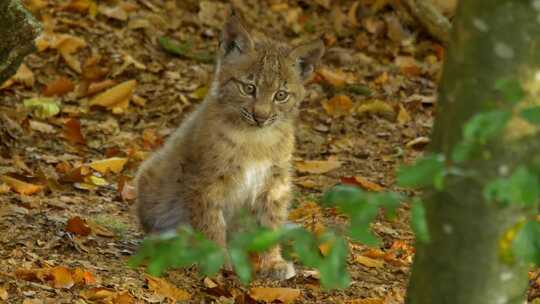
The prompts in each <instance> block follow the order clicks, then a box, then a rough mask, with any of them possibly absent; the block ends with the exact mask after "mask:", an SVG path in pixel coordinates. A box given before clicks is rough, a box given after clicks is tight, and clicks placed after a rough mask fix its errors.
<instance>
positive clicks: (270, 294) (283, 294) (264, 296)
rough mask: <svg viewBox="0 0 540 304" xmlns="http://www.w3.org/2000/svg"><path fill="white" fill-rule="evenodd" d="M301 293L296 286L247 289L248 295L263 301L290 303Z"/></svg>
mask: <svg viewBox="0 0 540 304" xmlns="http://www.w3.org/2000/svg"><path fill="white" fill-rule="evenodd" d="M300 295H301V292H300V289H296V288H272V287H253V288H251V289H250V290H249V296H250V297H251V298H253V299H254V300H256V301H262V302H264V303H273V302H275V301H279V302H280V303H292V302H294V301H295V300H296V299H298V298H299V297H300Z"/></svg>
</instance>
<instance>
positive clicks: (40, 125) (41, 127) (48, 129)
mask: <svg viewBox="0 0 540 304" xmlns="http://www.w3.org/2000/svg"><path fill="white" fill-rule="evenodd" d="M28 123H29V125H30V129H32V130H34V131H38V132H41V133H45V134H52V133H55V132H56V129H55V128H54V127H53V126H51V125H50V124H48V123H44V122H41V121H37V120H33V119H31V120H29V121H28Z"/></svg>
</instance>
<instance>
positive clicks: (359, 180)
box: [341, 176, 384, 192]
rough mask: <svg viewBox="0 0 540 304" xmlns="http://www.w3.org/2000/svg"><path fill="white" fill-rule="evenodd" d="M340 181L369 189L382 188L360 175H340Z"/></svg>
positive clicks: (376, 190) (377, 190) (376, 189)
mask: <svg viewBox="0 0 540 304" xmlns="http://www.w3.org/2000/svg"><path fill="white" fill-rule="evenodd" d="M341 182H342V183H344V184H348V185H353V186H357V187H360V188H363V189H366V190H369V191H375V192H379V191H382V190H384V188H383V187H382V186H380V185H378V184H376V183H374V182H372V181H369V180H367V179H366V178H365V177H362V176H352V177H342V178H341Z"/></svg>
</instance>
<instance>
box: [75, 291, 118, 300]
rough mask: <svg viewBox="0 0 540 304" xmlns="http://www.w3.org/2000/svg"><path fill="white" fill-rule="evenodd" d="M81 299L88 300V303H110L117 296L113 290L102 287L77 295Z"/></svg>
mask: <svg viewBox="0 0 540 304" xmlns="http://www.w3.org/2000/svg"><path fill="white" fill-rule="evenodd" d="M79 295H80V296H81V298H83V299H85V300H88V301H96V302H98V301H99V303H110V301H112V299H114V298H115V297H116V296H117V293H116V292H115V291H114V290H111V289H107V288H103V287H96V288H91V289H88V290H83V291H81V293H80V294H79Z"/></svg>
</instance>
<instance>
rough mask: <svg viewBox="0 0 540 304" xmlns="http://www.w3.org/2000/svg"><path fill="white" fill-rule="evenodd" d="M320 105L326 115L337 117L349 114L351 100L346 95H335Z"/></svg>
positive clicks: (351, 106) (351, 104)
mask: <svg viewBox="0 0 540 304" xmlns="http://www.w3.org/2000/svg"><path fill="white" fill-rule="evenodd" d="M322 106H323V108H324V110H325V111H326V113H327V114H328V115H330V116H332V117H334V118H337V117H340V116H345V115H347V114H350V113H351V110H352V108H353V102H352V100H351V99H350V98H349V97H348V96H346V95H336V96H334V97H332V98H331V99H330V100H327V101H324V102H323V103H322Z"/></svg>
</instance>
